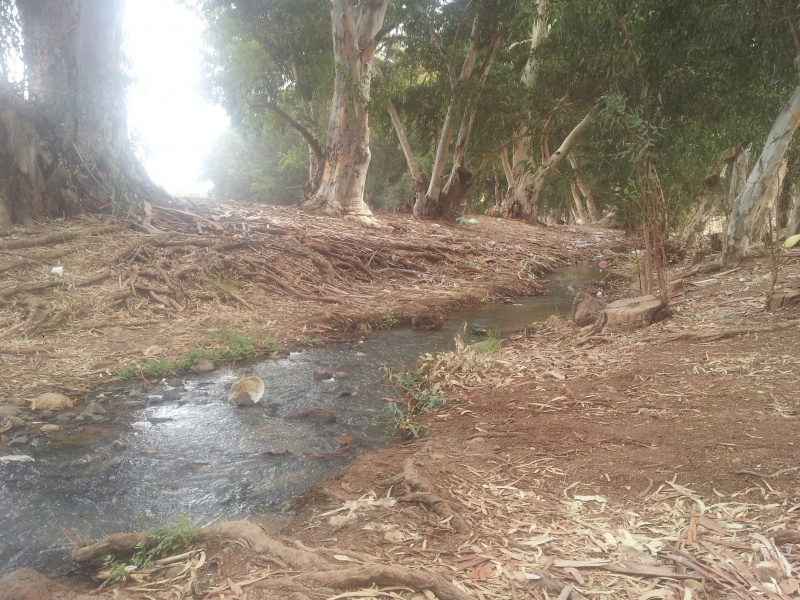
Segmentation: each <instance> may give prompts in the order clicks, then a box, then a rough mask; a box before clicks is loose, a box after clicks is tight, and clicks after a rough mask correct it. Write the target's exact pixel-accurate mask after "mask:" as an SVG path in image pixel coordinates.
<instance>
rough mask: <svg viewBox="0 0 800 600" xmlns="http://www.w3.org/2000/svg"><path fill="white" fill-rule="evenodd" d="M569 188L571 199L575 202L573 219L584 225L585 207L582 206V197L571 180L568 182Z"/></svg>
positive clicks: (585, 221)
mask: <svg viewBox="0 0 800 600" xmlns="http://www.w3.org/2000/svg"><path fill="white" fill-rule="evenodd" d="M569 189H570V190H571V191H572V200H573V202H575V214H576V217H575V220H576V221H577V222H578V224H579V225H586V223H587V220H586V209H585V208H584V207H583V198H581V193H580V192H579V191H578V186H577V185H575V183H574V182H573V183H570V184H569Z"/></svg>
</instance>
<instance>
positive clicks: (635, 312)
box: [603, 295, 664, 329]
mask: <svg viewBox="0 0 800 600" xmlns="http://www.w3.org/2000/svg"><path fill="white" fill-rule="evenodd" d="M663 310H664V304H663V303H662V302H661V300H659V299H658V298H656V297H655V296H649V295H648V296H638V297H636V298H626V299H623V300H617V301H616V302H612V303H611V304H609V305H608V306H607V307H606V308H605V310H604V311H603V314H605V316H606V326H607V327H608V328H610V329H634V328H637V327H644V326H646V325H649V324H650V323H652V322H653V321H655V320H656V319H658V318H659V317H660V316H661V315H662V314H663Z"/></svg>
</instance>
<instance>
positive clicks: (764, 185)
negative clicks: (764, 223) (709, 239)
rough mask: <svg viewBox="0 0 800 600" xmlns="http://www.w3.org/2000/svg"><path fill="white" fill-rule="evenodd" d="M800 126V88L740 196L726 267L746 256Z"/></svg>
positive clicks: (726, 244) (728, 235)
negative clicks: (782, 163) (772, 186)
mask: <svg viewBox="0 0 800 600" xmlns="http://www.w3.org/2000/svg"><path fill="white" fill-rule="evenodd" d="M798 125H800V86H798V87H797V88H796V89H795V90H794V93H792V96H791V98H789V101H788V102H787V103H786V105H785V106H784V108H783V110H782V111H781V113H780V114H779V115H778V118H777V119H776V120H775V123H774V124H773V126H772V130H771V131H770V133H769V137H768V138H767V142H766V144H764V149H763V150H762V152H761V157H760V158H759V159H758V162H757V163H756V165H755V167H753V170H752V172H751V173H750V176H749V177H748V178H747V183H746V184H745V186H744V189H742V191H741V193H740V194H739V195H738V196H737V198H736V201H735V204H734V207H733V210H732V211H731V214H730V217H729V218H728V223H727V225H726V227H725V233H724V236H723V253H722V260H723V264H725V265H729V264H732V263H736V262H739V261H740V260H741V259H742V258H744V257H745V256H747V252H748V250H749V248H750V240H751V237H752V235H753V234H754V230H755V228H756V227H757V225H758V224H759V223H760V221H761V218H762V217H763V214H764V211H765V210H766V209H767V201H768V200H769V198H768V194H767V191H768V189H769V186H770V185H771V184H773V182H775V181H776V177H777V175H778V171H779V169H780V165H781V161H782V160H783V157H784V155H785V154H786V149H787V148H788V147H789V143H790V142H791V140H792V137H793V136H794V132H795V131H796V130H797V126H798Z"/></svg>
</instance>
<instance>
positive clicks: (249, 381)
mask: <svg viewBox="0 0 800 600" xmlns="http://www.w3.org/2000/svg"><path fill="white" fill-rule="evenodd" d="M262 396H264V381H263V380H262V379H261V378H260V377H255V376H253V377H245V378H244V379H240V380H239V381H237V382H236V383H234V384H233V385H232V386H231V389H230V391H229V392H228V402H230V403H231V404H233V405H234V406H253V405H254V404H257V403H258V402H259V401H260V400H261V398H262Z"/></svg>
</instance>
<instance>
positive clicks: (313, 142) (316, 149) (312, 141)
mask: <svg viewBox="0 0 800 600" xmlns="http://www.w3.org/2000/svg"><path fill="white" fill-rule="evenodd" d="M262 107H263V108H268V109H269V110H271V111H272V112H274V113H275V114H276V115H278V116H279V117H281V118H282V119H284V120H285V121H286V122H287V123H289V125H290V126H291V127H292V129H294V130H295V131H296V132H297V133H299V134H300V135H301V136H302V137H303V139H304V140H305V141H306V142H307V143H308V146H309V147H310V148H311V152H313V153H314V156H316V157H317V158H318V159H324V158H325V152H323V150H322V146H320V144H319V140H318V139H317V136H315V135H314V134H313V133H312V132H311V131H309V130H308V129H306V128H305V127H303V126H302V125H301V124H300V123H299V122H298V121H297V120H296V119H295V118H294V117H292V115H290V114H289V113H287V112H286V111H285V110H283V109H282V108H281V107H280V106H278V105H277V104H276V103H275V102H270V101H268V102H264V103H263V104H262Z"/></svg>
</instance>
